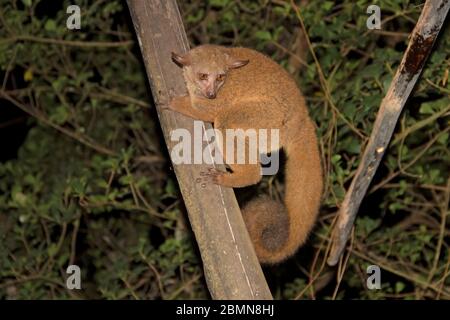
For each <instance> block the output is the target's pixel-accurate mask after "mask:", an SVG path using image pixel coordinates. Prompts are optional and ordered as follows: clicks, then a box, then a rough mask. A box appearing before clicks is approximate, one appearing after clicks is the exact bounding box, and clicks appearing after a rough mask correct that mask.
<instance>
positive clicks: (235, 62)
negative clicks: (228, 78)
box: [228, 57, 250, 69]
mask: <svg viewBox="0 0 450 320" xmlns="http://www.w3.org/2000/svg"><path fill="white" fill-rule="evenodd" d="M249 61H250V60H240V59H235V58H233V57H230V58H229V59H228V68H230V69H237V68H240V67H243V66H245V65H246V64H247V63H249Z"/></svg>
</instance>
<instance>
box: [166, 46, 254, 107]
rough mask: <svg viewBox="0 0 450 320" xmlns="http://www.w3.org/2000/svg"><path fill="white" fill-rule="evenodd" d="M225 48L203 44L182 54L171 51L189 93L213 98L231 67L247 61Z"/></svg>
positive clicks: (239, 65)
mask: <svg viewBox="0 0 450 320" xmlns="http://www.w3.org/2000/svg"><path fill="white" fill-rule="evenodd" d="M228 51H229V50H227V49H226V48H223V47H219V46H213V45H203V46H199V47H196V48H194V49H192V50H190V51H189V52H187V53H184V54H177V53H174V52H172V59H173V61H175V63H176V64H177V65H179V66H180V67H182V68H183V70H184V77H185V80H186V84H187V86H188V90H189V93H190V94H191V95H192V94H195V95H197V96H199V97H204V98H207V99H214V98H216V96H217V93H218V92H219V90H220V88H221V87H222V86H223V85H224V83H225V81H226V79H227V75H228V73H229V72H230V70H232V69H237V68H240V67H243V66H245V65H246V64H247V63H248V62H249V61H248V60H240V59H236V58H234V57H233V56H232V55H231V54H230V53H229V52H228Z"/></svg>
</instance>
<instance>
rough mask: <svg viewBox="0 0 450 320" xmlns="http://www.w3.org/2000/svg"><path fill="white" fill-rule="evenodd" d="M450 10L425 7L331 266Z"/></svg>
mask: <svg viewBox="0 0 450 320" xmlns="http://www.w3.org/2000/svg"><path fill="white" fill-rule="evenodd" d="M449 8H450V0H427V1H426V3H425V5H424V7H423V10H422V13H421V15H420V17H419V20H418V21H417V24H416V26H415V28H414V30H413V32H412V36H411V40H410V42H409V45H408V48H407V49H406V52H405V54H404V55H403V59H402V62H401V64H400V66H399V68H398V69H397V72H396V74H395V77H394V79H392V82H391V85H390V87H389V90H388V92H387V94H386V96H385V97H384V99H383V101H382V102H381V106H380V110H379V111H378V114H377V118H376V120H375V124H374V126H373V130H372V134H371V135H370V139H369V142H368V144H367V146H366V149H365V151H364V155H363V157H362V159H361V163H360V164H359V166H358V169H357V170H356V174H355V177H354V178H353V180H352V183H351V185H350V188H349V189H348V191H347V194H346V195H345V198H344V202H343V203H342V206H341V209H340V210H339V217H338V221H337V224H336V225H335V228H334V230H333V239H332V241H333V243H332V246H331V251H330V255H329V257H328V261H327V262H328V264H329V265H331V266H334V265H336V264H337V263H338V261H339V259H340V257H341V255H342V253H343V252H344V249H345V244H346V242H347V240H348V237H349V235H350V232H351V229H352V227H353V223H354V221H355V217H356V213H357V212H358V209H359V206H360V205H361V201H362V199H363V198H364V195H365V194H366V192H367V188H368V187H369V185H370V182H371V181H372V178H373V176H374V175H375V172H376V170H377V168H378V166H379V164H380V161H381V159H382V157H383V154H384V152H385V151H386V148H387V145H388V143H389V141H390V139H391V137H392V133H393V132H394V129H395V125H396V124H397V120H398V117H399V116H400V113H401V111H402V109H403V107H404V105H405V103H406V100H408V97H409V95H410V94H411V91H412V89H413V88H414V85H415V84H416V82H417V79H418V78H419V75H420V73H421V72H422V68H423V66H424V64H425V61H426V59H427V57H428V55H429V54H430V52H431V49H432V47H433V44H434V42H435V40H436V38H437V36H438V34H439V31H440V30H441V27H442V25H443V23H444V21H445V17H446V16H447V13H448V10H449Z"/></svg>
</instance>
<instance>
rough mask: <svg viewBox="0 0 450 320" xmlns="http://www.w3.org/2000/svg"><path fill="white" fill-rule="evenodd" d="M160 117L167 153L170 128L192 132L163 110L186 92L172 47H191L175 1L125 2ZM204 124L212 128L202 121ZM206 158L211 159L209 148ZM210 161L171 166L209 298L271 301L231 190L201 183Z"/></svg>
mask: <svg viewBox="0 0 450 320" xmlns="http://www.w3.org/2000/svg"><path fill="white" fill-rule="evenodd" d="M127 2H128V7H129V9H130V13H131V18H132V20H133V24H134V27H135V30H136V36H137V40H138V42H139V45H140V48H141V52H142V56H143V60H144V63H145V67H146V70H147V75H148V78H149V82H150V87H151V90H152V94H153V98H154V100H155V103H156V109H157V112H158V117H159V121H160V123H161V127H162V129H163V133H164V138H165V141H166V144H167V147H168V149H169V153H170V151H171V149H172V147H173V146H174V144H175V143H174V142H172V141H171V139H170V135H171V131H172V130H174V129H179V128H185V129H187V130H188V131H189V132H190V134H191V135H193V134H194V121H193V119H190V118H187V117H185V116H183V115H181V114H179V113H174V112H172V111H166V110H164V111H163V110H162V108H161V106H162V105H164V104H167V102H168V100H169V92H171V94H173V95H181V94H183V93H185V92H186V88H185V84H184V81H183V78H182V73H181V70H180V69H179V68H178V67H177V66H176V65H175V64H174V63H173V62H172V61H171V54H170V53H171V51H175V52H179V53H182V52H186V51H187V50H188V49H189V44H188V40H187V37H186V33H185V31H184V28H183V23H182V20H181V17H180V13H179V11H178V7H177V4H176V1H175V0H128V1H127ZM202 126H203V128H206V129H208V128H211V125H210V124H206V123H205V124H203V125H202ZM207 156H208V157H209V158H210V159H212V155H211V153H210V152H207ZM212 167H213V166H212V165H206V164H196V165H186V164H183V165H174V169H175V173H176V176H177V179H178V183H179V186H180V189H181V193H182V195H183V198H184V203H185V205H186V208H187V211H188V216H189V220H190V222H191V226H192V229H193V231H194V234H195V237H196V240H197V243H198V246H199V249H200V253H201V257H202V260H203V267H204V272H205V277H206V282H207V285H208V288H209V291H210V293H211V296H212V298H213V299H272V296H271V293H270V291H269V288H268V286H267V283H266V281H265V278H264V275H263V273H262V270H261V266H260V264H259V262H258V259H257V257H256V255H255V252H254V250H253V246H252V243H251V240H250V237H249V235H248V232H247V229H246V227H245V224H244V221H243V219H242V216H241V212H240V210H239V206H238V204H237V201H236V198H235V196H234V193H233V190H232V189H230V188H223V187H220V186H217V185H214V184H208V183H203V182H202V181H201V179H200V172H201V171H207V169H208V168H212Z"/></svg>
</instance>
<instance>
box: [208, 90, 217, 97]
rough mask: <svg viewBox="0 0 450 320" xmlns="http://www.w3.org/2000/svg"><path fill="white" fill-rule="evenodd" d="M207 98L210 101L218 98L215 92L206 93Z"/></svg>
mask: <svg viewBox="0 0 450 320" xmlns="http://www.w3.org/2000/svg"><path fill="white" fill-rule="evenodd" d="M206 96H207V97H208V98H209V99H214V98H215V97H216V93H215V92H214V91H209V92H207V93H206Z"/></svg>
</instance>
